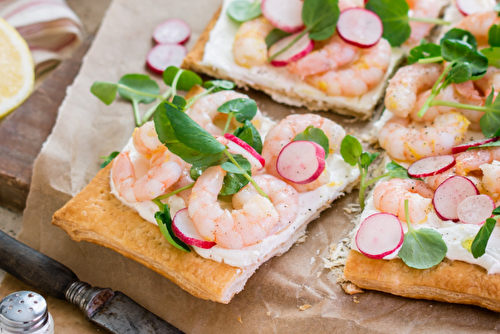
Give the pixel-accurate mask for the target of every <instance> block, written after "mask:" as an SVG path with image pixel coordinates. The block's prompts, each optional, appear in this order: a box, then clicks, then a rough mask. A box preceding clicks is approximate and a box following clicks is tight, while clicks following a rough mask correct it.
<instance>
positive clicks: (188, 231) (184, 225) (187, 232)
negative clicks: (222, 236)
mask: <svg viewBox="0 0 500 334" xmlns="http://www.w3.org/2000/svg"><path fill="white" fill-rule="evenodd" d="M172 230H173V231H174V234H175V235H176V236H177V238H179V239H180V240H181V241H183V242H184V243H186V244H187V245H191V246H196V247H199V248H203V249H210V248H212V247H213V246H215V245H216V243H215V242H213V241H207V240H204V239H203V237H202V236H201V235H200V233H199V232H198V230H197V229H196V226H195V225H194V223H193V221H192V220H191V218H189V213H188V209H187V208H184V209H181V210H179V211H177V213H176V214H175V216H174V220H173V221H172Z"/></svg>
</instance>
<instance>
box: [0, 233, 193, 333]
mask: <svg viewBox="0 0 500 334" xmlns="http://www.w3.org/2000/svg"><path fill="white" fill-rule="evenodd" d="M0 269H2V270H4V271H6V272H8V273H9V274H11V275H12V276H14V277H16V278H17V279H18V280H20V281H22V282H24V283H26V284H28V285H30V286H32V287H34V288H35V289H37V290H39V291H41V292H43V293H46V294H48V295H50V296H52V297H54V298H58V299H66V300H68V301H69V302H70V303H72V304H74V305H76V306H78V307H79V308H80V310H82V311H83V313H84V315H85V317H86V318H87V319H89V320H90V321H91V322H93V323H95V324H96V325H98V326H101V327H103V328H105V329H107V330H108V331H109V332H111V333H116V334H123V333H162V334H163V333H166V334H182V333H184V332H182V331H181V330H179V329H177V328H176V327H174V326H173V325H171V324H169V323H168V322H166V321H165V320H163V319H161V318H160V317H158V316H156V315H155V314H153V313H152V312H150V311H148V310H147V309H145V308H144V307H142V306H141V305H139V304H137V303H136V302H135V301H133V300H132V299H131V298H129V297H127V296H126V295H125V294H123V293H121V292H120V291H113V290H111V289H109V288H98V287H93V286H91V285H90V284H88V283H85V282H82V281H80V280H79V279H78V277H77V276H76V274H75V273H74V272H73V271H72V270H71V269H69V268H68V267H66V266H65V265H63V264H62V263H59V262H57V261H56V260H54V259H52V258H50V257H48V256H46V255H45V254H42V253H40V252H38V251H36V250H34V249H33V248H31V247H29V246H27V245H25V244H23V243H21V242H19V241H17V240H16V239H14V238H12V237H11V236H9V235H7V234H6V233H4V232H2V231H0Z"/></svg>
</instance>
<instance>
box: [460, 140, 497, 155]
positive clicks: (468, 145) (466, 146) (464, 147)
mask: <svg viewBox="0 0 500 334" xmlns="http://www.w3.org/2000/svg"><path fill="white" fill-rule="evenodd" d="M498 139H500V137H495V138H484V139H478V140H474V141H470V142H468V143H463V144H460V145H457V146H454V147H453V148H452V149H451V153H453V154H457V153H462V152H465V151H467V150H468V149H469V148H471V147H476V146H481V145H483V144H488V143H492V142H494V141H498Z"/></svg>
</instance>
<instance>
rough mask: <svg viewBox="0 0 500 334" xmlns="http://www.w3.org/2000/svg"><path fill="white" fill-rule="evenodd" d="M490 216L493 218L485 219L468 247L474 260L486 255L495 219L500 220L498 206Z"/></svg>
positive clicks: (495, 222)
mask: <svg viewBox="0 0 500 334" xmlns="http://www.w3.org/2000/svg"><path fill="white" fill-rule="evenodd" d="M492 215H493V217H490V218H488V219H486V222H485V223H484V224H483V226H481V228H480V229H479V231H478V232H477V234H476V236H475V237H474V240H473V241H472V244H471V246H470V252H471V253H472V256H474V258H475V259H477V258H479V257H481V256H483V255H484V253H486V246H487V245H488V241H489V240H490V237H491V234H492V233H493V229H494V228H495V226H496V224H497V219H498V218H500V206H498V207H496V208H495V209H493V211H492Z"/></svg>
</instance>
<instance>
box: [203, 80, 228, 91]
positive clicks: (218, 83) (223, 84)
mask: <svg viewBox="0 0 500 334" xmlns="http://www.w3.org/2000/svg"><path fill="white" fill-rule="evenodd" d="M203 87H205V88H206V89H210V88H212V87H215V89H214V90H213V92H214V93H215V92H218V91H220V90H230V89H234V87H235V85H234V82H232V81H229V80H211V81H205V82H204V83H203Z"/></svg>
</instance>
